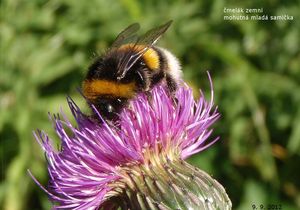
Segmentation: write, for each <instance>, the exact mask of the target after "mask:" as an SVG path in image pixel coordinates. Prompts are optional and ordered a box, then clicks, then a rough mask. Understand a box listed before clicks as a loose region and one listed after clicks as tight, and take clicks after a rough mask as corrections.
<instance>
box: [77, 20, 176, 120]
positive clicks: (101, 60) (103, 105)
mask: <svg viewBox="0 0 300 210" xmlns="http://www.w3.org/2000/svg"><path fill="white" fill-rule="evenodd" d="M171 23H172V21H169V22H167V23H165V24H163V25H161V26H159V27H156V28H153V29H151V30H149V31H148V32H146V33H145V34H144V35H142V36H138V35H137V34H136V32H137V31H138V30H139V28H140V26H139V24H138V23H134V24H132V25H130V26H128V27H127V28H126V29H124V30H123V31H122V32H121V33H120V34H119V35H118V36H117V38H116V39H115V41H114V42H113V44H112V46H111V48H110V49H109V50H108V51H107V52H106V53H105V54H104V55H102V56H100V57H98V58H97V59H96V60H95V61H94V62H93V63H92V65H91V66H90V67H89V69H88V72H87V75H86V77H85V79H84V81H83V84H82V90H83V91H82V92H83V95H84V96H85V98H86V99H87V100H88V102H89V103H90V104H93V105H94V106H95V108H96V109H97V110H98V111H99V113H100V114H101V116H102V117H103V118H104V119H105V120H112V121H116V120H117V119H118V114H119V113H120V112H121V111H122V108H123V107H124V106H126V105H127V103H128V100H130V99H132V98H134V96H135V95H136V94H137V93H139V92H146V93H147V92H148V91H149V90H151V89H152V88H153V87H154V86H155V85H157V84H159V83H161V82H164V83H165V85H166V86H167V87H168V89H169V91H170V93H171V95H172V93H174V91H176V89H177V84H178V83H179V82H180V80H181V68H180V64H179V62H178V60H177V58H176V57H175V56H174V55H173V54H171V53H170V52H169V51H168V50H166V49H163V48H160V47H156V46H154V45H155V43H156V42H157V41H158V39H159V38H160V37H161V36H162V35H163V34H164V33H165V32H166V30H167V29H168V28H169V26H170V25H171Z"/></svg>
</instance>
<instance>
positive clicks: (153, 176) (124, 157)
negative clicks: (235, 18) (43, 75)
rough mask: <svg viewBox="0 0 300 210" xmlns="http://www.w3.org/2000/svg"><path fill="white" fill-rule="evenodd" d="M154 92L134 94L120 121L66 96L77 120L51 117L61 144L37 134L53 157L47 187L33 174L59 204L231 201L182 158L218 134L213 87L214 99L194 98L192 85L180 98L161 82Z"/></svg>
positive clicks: (194, 205)
mask: <svg viewBox="0 0 300 210" xmlns="http://www.w3.org/2000/svg"><path fill="white" fill-rule="evenodd" d="M209 79H210V77H209ZM210 83H211V80H210ZM150 94H151V100H149V97H148V96H146V95H145V94H140V95H138V96H137V97H136V98H135V99H134V100H132V101H131V102H130V105H129V106H128V108H125V110H124V111H123V112H122V113H121V114H120V122H119V125H118V126H112V125H109V124H107V123H106V122H104V121H103V119H102V118H101V116H100V115H99V114H98V118H99V120H100V121H102V123H101V124H99V123H97V122H95V121H93V120H90V119H89V118H88V117H86V116H85V115H84V114H83V113H82V112H81V111H80V109H79V108H78V106H77V105H76V104H75V103H74V102H73V101H72V99H71V98H68V103H69V106H70V109H71V111H72V113H73V115H74V117H75V119H76V122H77V127H75V126H73V125H72V124H71V122H70V121H69V120H68V119H67V117H66V116H65V115H64V113H63V112H62V113H61V115H62V116H63V117H62V119H61V118H60V117H59V116H53V117H52V120H53V122H54V126H55V130H56V132H57V135H58V136H59V138H60V139H61V148H60V149H59V150H58V151H57V150H55V148H53V146H52V144H51V143H52V141H51V140H50V139H49V137H48V136H47V134H45V133H44V132H42V131H38V132H37V133H36V134H35V135H36V139H37V140H38V142H39V144H40V145H41V147H42V148H43V150H44V151H45V153H46V157H47V160H48V172H49V176H50V181H49V185H48V188H47V189H45V188H44V187H43V186H41V185H40V184H39V183H38V181H37V180H36V179H35V178H34V177H33V176H32V175H31V176H32V177H33V179H34V180H35V181H36V182H37V183H38V184H39V186H40V187H41V188H43V189H44V190H45V191H46V192H47V194H48V195H49V197H50V199H51V200H52V201H53V202H54V208H55V209H118V208H121V209H131V210H135V209H231V202H230V200H229V198H228V196H227V194H226V192H225V190H224V188H223V187H222V186H221V185H220V184H219V183H218V182H217V181H216V180H214V179H213V178H211V177H210V176H209V175H208V174H206V173H205V172H203V171H201V170H200V169H198V168H196V167H193V166H192V165H190V164H188V163H187V162H185V161H184V160H185V159H186V158H188V157H190V156H191V155H193V154H195V153H198V152H200V151H202V150H204V149H206V148H208V147H209V146H210V145H212V144H213V143H214V142H216V141H217V140H218V138H215V139H213V140H211V141H208V139H209V136H210V134H211V132H212V129H211V128H210V126H211V125H212V124H213V123H214V122H215V121H216V120H217V119H218V118H219V113H218V112H217V109H216V108H214V107H213V90H212V87H211V95H212V97H211V101H209V102H208V101H206V100H205V99H204V96H203V94H202V93H201V97H200V98H199V99H198V100H197V101H195V100H194V98H193V94H192V90H191V89H190V88H189V87H188V86H186V85H183V86H182V87H180V88H179V89H178V91H177V92H176V95H175V98H176V99H175V101H174V99H172V97H170V96H169V95H168V91H167V90H166V88H165V87H163V86H156V87H155V88H153V90H151V93H150ZM94 111H95V112H96V113H97V110H96V109H94ZM70 133H71V134H70ZM29 173H30V172H29Z"/></svg>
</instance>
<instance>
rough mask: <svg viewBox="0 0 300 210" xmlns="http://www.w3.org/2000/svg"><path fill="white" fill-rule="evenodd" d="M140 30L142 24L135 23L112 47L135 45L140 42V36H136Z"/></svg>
mask: <svg viewBox="0 0 300 210" xmlns="http://www.w3.org/2000/svg"><path fill="white" fill-rule="evenodd" d="M139 29H140V24H138V23H133V24H131V25H130V26H128V27H127V28H125V29H124V30H123V31H122V32H121V33H119V35H118V36H117V38H116V39H115V41H114V42H113V44H112V47H119V46H121V45H123V44H126V43H135V42H137V40H138V36H137V35H136V32H137V31H138V30H139Z"/></svg>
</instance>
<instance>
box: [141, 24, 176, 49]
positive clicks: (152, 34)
mask: <svg viewBox="0 0 300 210" xmlns="http://www.w3.org/2000/svg"><path fill="white" fill-rule="evenodd" d="M172 22H173V21H172V20H170V21H168V22H167V23H165V24H163V25H161V26H158V27H156V28H153V29H150V30H149V31H147V32H146V33H145V34H144V35H142V36H140V37H139V39H138V44H143V45H146V46H148V47H151V46H153V45H154V44H155V43H156V42H157V41H158V40H159V38H160V37H161V36H162V35H163V34H164V33H165V32H166V31H167V30H168V28H169V27H170V25H171V24H172Z"/></svg>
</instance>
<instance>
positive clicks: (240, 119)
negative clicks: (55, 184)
mask: <svg viewBox="0 0 300 210" xmlns="http://www.w3.org/2000/svg"><path fill="white" fill-rule="evenodd" d="M0 3H1V13H0V16H1V22H0V36H1V58H0V59H1V62H0V64H1V67H0V73H1V74H0V91H1V92H0V94H1V95H0V138H1V142H0V154H1V155H0V158H1V174H0V176H1V183H0V209H5V210H23V209H31V210H35V209H50V202H49V201H48V199H47V196H46V194H45V193H44V192H43V191H42V190H41V189H40V188H39V187H38V186H37V185H35V183H34V182H33V181H32V179H31V178H30V177H29V176H28V174H27V171H26V170H27V169H30V170H31V171H32V173H33V174H34V175H35V176H36V177H37V179H38V180H40V181H41V183H43V184H44V185H46V183H47V171H46V162H45V158H44V155H43V152H42V150H41V149H40V148H39V145H38V144H37V142H36V141H35V140H34V137H33V135H32V131H33V130H35V129H37V128H40V129H43V130H45V131H46V132H48V133H49V134H50V136H52V137H53V138H54V139H57V137H56V136H55V134H54V131H53V129H52V124H51V122H49V120H48V116H47V112H48V111H49V112H51V113H57V112H59V110H60V108H62V109H63V110H65V112H66V113H68V115H69V116H70V112H69V111H68V108H67V103H66V100H65V97H66V95H71V96H72V97H73V98H74V100H75V101H76V102H77V103H78V104H80V106H81V107H85V104H84V101H83V99H82V98H81V97H80V96H79V94H78V93H77V91H76V88H77V87H79V86H80V83H81V81H82V79H83V77H84V75H85V72H86V69H87V67H88V65H89V63H90V62H91V61H92V60H93V58H95V56H96V54H101V53H102V52H103V51H104V50H105V49H106V48H107V47H109V45H110V44H111V43H112V41H113V39H114V38H115V37H116V35H117V34H118V33H119V32H120V31H121V30H122V29H124V28H125V27H126V26H128V25H129V24H131V23H133V22H139V23H140V24H141V26H142V32H145V31H146V30H148V29H150V28H152V27H154V26H158V25H160V24H162V23H165V22H166V21H168V20H170V19H173V20H174V23H173V25H172V27H171V28H170V29H169V30H168V32H167V33H166V34H165V35H164V36H163V38H162V39H161V40H160V42H159V45H160V46H164V47H166V48H168V49H170V50H171V51H172V52H173V53H174V54H175V55H177V56H178V58H179V59H180V61H181V62H182V66H183V71H184V78H185V80H186V81H188V82H189V84H190V85H192V86H193V87H194V88H195V89H198V88H201V89H202V90H203V91H205V93H206V95H207V97H209V82H208V79H207V75H206V70H210V73H211V75H212V77H213V81H214V88H215V103H216V104H217V105H218V107H219V110H220V112H221V114H222V117H221V119H220V120H219V121H218V122H217V123H216V125H215V131H214V136H220V137H221V140H220V141H219V142H218V143H216V144H215V145H213V146H212V147H211V148H209V149H207V150H206V151H204V152H202V153H200V154H198V155H195V156H193V157H192V158H191V159H190V161H191V162H192V163H193V164H194V165H197V166H199V167H200V168H202V169H204V170H206V171H207V172H208V173H209V174H212V175H213V176H214V177H215V178H216V179H217V180H219V182H220V183H222V184H223V185H224V187H225V188H226V190H227V192H228V194H229V196H230V198H231V199H232V202H233V209H239V210H247V209H252V205H253V204H255V205H256V206H259V205H261V204H262V205H264V206H265V207H267V206H268V205H272V204H273V205H281V209H282V210H287V209H291V210H292V209H299V208H300V50H299V46H300V19H299V18H300V12H299V11H300V2H299V1H298V0H288V1H279V0H267V1H258V0H256V1H253V0H246V1H243V2H238V1H233V0H228V1H223V0H216V1H209V0H201V1H188V0H185V1H179V0H178V1H170V0H168V1H150V0H144V1H137V0H120V1H106V0H90V1H86V2H84V1H71V0H51V1H45V0H31V1H25V0H23V1H22V0H2V1H1V2H0ZM224 7H227V8H234V7H242V8H264V13H265V14H268V15H281V14H288V15H293V16H294V20H293V21H250V20H248V21H224V20H223V16H224V13H223V9H224ZM273 209H275V208H273Z"/></svg>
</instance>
